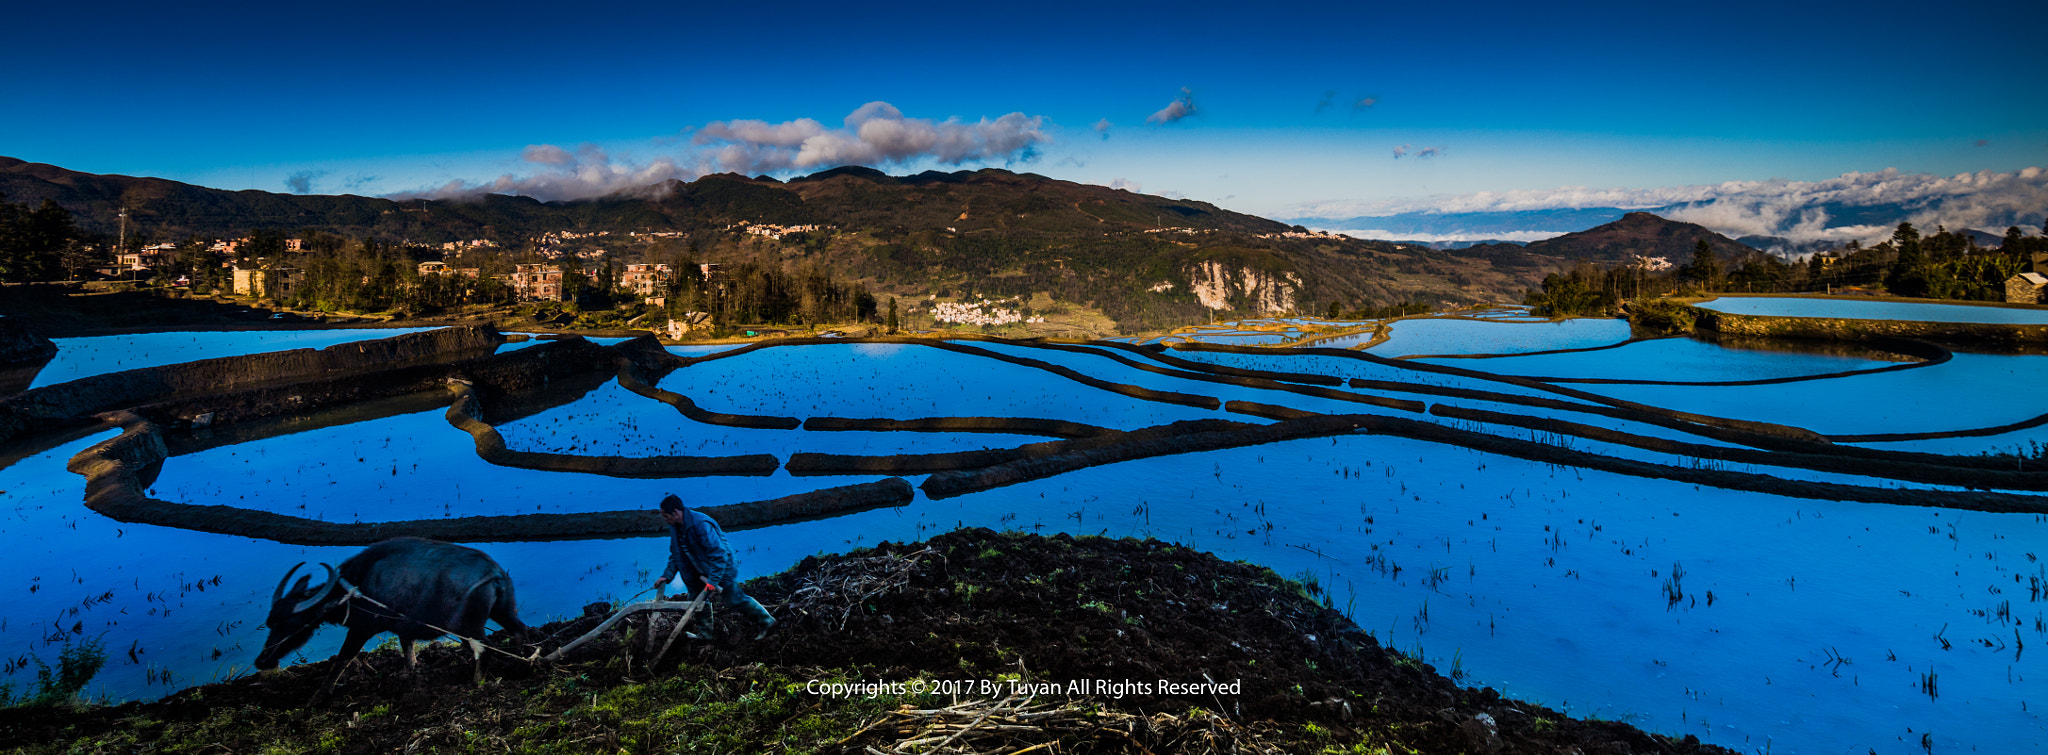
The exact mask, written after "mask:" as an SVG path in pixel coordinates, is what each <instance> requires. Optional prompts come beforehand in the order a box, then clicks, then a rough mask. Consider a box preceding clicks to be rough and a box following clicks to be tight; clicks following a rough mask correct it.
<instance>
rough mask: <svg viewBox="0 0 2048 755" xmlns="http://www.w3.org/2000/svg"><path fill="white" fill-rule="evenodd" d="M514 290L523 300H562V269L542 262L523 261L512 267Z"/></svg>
mask: <svg viewBox="0 0 2048 755" xmlns="http://www.w3.org/2000/svg"><path fill="white" fill-rule="evenodd" d="M512 290H513V291H515V292H517V293H518V294H519V298H520V299H521V300H523V301H561V300H562V269H561V268H560V267H557V266H555V265H549V264H542V263H533V262H529V263H522V264H520V265H517V266H515V267H513V269H512Z"/></svg>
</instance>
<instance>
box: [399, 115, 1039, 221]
mask: <svg viewBox="0 0 2048 755" xmlns="http://www.w3.org/2000/svg"><path fill="white" fill-rule="evenodd" d="M842 124H843V125H842V126H841V127H838V128H832V127H828V126H826V125H824V124H823V123H820V122H818V121H816V120H814V119H811V118H798V119H796V120H793V121H784V122H781V123H769V122H767V121H759V120H731V121H712V122H711V123H708V124H705V125H704V127H703V128H699V129H696V131H695V134H694V135H693V136H692V137H691V139H690V144H689V146H688V147H687V148H686V149H684V150H683V151H682V152H681V153H680V154H676V155H670V156H663V157H658V158H655V159H653V160H651V161H646V162H641V161H637V160H632V159H625V158H619V157H614V156H612V155H610V154H608V153H606V152H605V151H604V150H603V149H600V148H598V147H596V146H593V145H587V144H586V145H583V146H581V147H578V148H576V149H575V150H573V151H572V150H569V149H565V148H563V147H560V146H556V145H552V144H537V145H533V146H530V147H527V148H526V149H525V151H524V152H523V153H522V154H521V155H520V159H521V160H522V161H523V162H525V163H526V164H527V165H529V166H531V167H532V170H531V171H529V172H525V173H506V174H504V175H501V176H499V177H498V178H496V179H493V180H490V181H484V182H470V181H464V180H455V181H450V182H448V183H447V184H444V185H442V186H439V187H435V188H432V189H428V190H424V191H418V192H407V193H404V194H400V195H395V196H397V197H399V198H414V197H424V198H429V199H447V198H457V197H470V196H476V195H479V194H520V195H524V196H529V197H533V198H535V199H540V200H543V201H553V200H566V199H587V198H590V197H598V196H605V195H608V194H616V193H619V192H631V191H641V190H646V189H648V188H649V187H652V186H654V185H657V184H660V183H662V182H664V181H668V180H670V179H675V180H683V181H689V180H694V179H696V178H698V177H701V176H705V175H709V174H712V173H725V172H734V173H745V174H749V175H755V174H761V173H787V172H794V171H809V170H818V169H824V168H832V167H838V166H841V165H865V166H868V167H884V166H891V165H902V164H905V163H912V162H919V161H926V160H929V161H933V162H938V163H942V164H946V165H960V164H963V163H968V162H998V161H999V162H1005V163H1009V162H1029V161H1031V160H1033V159H1036V158H1037V156H1038V147H1039V145H1042V144H1046V143H1049V142H1051V141H1052V135H1051V133H1050V132H1049V131H1048V127H1047V124H1046V121H1045V118H1044V117H1043V116H1027V115H1025V114H1023V113H1011V114H1009V115H1005V116H1002V117H1000V118H996V119H994V120H990V119H987V118H983V119H981V120H980V121H977V122H972V123H969V122H963V121H961V120H959V119H957V118H948V119H946V120H944V121H933V120H930V119H926V118H910V117H906V116H904V115H903V111H901V110H898V109H897V108H896V106H894V105H890V104H889V103H887V102H870V103H868V104H866V105H862V106H860V108H858V109H856V110H854V111H853V113H851V114H849V115H847V116H846V118H845V119H844V120H843V121H842Z"/></svg>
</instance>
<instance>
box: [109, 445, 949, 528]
mask: <svg viewBox="0 0 2048 755" xmlns="http://www.w3.org/2000/svg"><path fill="white" fill-rule="evenodd" d="M116 419H117V420H118V421H120V422H122V424H123V425H124V427H125V432H123V433H122V434H121V435H120V436H119V437H116V438H113V439H110V440H107V441H106V442H103V443H100V444H98V445H95V446H93V447H91V448H88V449H86V450H85V451H82V452H80V453H79V454H78V455H77V456H74V457H72V459H71V462H70V464H69V468H70V470H71V471H72V472H75V473H77V474H79V475H82V476H84V477H85V478H86V482H85V505H86V507H87V508H90V509H92V510H94V511H96V512H99V513H100V514H102V515H104V516H106V517H107V518H109V519H114V520H116V521H122V522H134V523H142V524H154V525H158V526H163V527H173V528H177V529H184V530H192V531H196V532H211V533H215V534H222V535H236V536H241V537H249V538H255V539H259V540H271V541H276V542H280V543H288V544H293V545H368V544H370V543H375V542H378V541H381V540H385V539H389V538H393V537H401V536H412V537H424V538H431V539H435V540H445V541H448V542H457V543H480V542H514V541H553V540H582V539H592V538H617V537H643V536H654V535H664V534H666V533H667V532H668V525H667V524H666V523H664V522H663V521H661V517H660V516H659V515H657V514H655V513H654V511H653V509H652V507H651V506H648V507H641V508H633V509H625V510H619V511H597V512H585V513H575V514H514V515H505V516H466V517H455V518H448V519H414V520H400V521H389V522H323V521H319V520H315V519H307V518H304V517H296V516H288V515H284V514H277V513H274V512H268V511H260V510H256V509H247V508H241V507H237V506H222V505H201V504H189V503H179V502H176V501H165V500H160V499H154V498H150V497H149V496H148V495H147V494H146V492H145V491H147V490H148V488H149V484H150V482H151V481H152V480H153V479H154V478H155V474H156V470H157V469H158V468H159V465H161V464H162V463H163V462H164V461H165V460H166V459H168V458H170V451H169V448H168V446H167V445H166V444H165V442H164V438H163V429H162V427H161V426H159V425H157V424H156V423H153V422H150V421H148V420H146V419H143V418H142V417H140V416H137V415H135V414H133V413H126V412H124V413H121V414H119V415H117V416H116ZM912 495H913V494H912V491H911V488H910V483H909V482H906V481H904V480H902V479H900V478H891V479H888V480H881V481H878V482H870V483H863V484H859V485H849V486H844V487H838V488H830V489H826V490H817V491H810V492H806V493H798V494H795V495H790V496H784V497H781V498H776V499H773V500H767V501H752V502H746V503H735V504H728V505H724V506H705V507H702V508H701V509H700V510H701V511H703V512H704V513H705V514H707V515H709V516H711V517H712V518H713V519H716V520H718V522H719V524H720V525H721V526H723V527H724V528H725V529H727V530H742V529H751V528H753V527H759V526H764V525H768V524H780V523H784V522H788V521H798V520H803V519H810V518H815V517H819V516H825V515H831V514H842V513H849V512H852V511H860V510H865V509H869V508H876V507H882V506H901V505H903V504H905V503H908V502H909V501H910V499H911V498H912ZM422 508H426V506H424V505H422Z"/></svg>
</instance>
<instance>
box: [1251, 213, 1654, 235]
mask: <svg viewBox="0 0 2048 755" xmlns="http://www.w3.org/2000/svg"><path fill="white" fill-rule="evenodd" d="M1626 213H1627V211H1626V210H1622V209H1618V208H1614V207H1589V208H1582V209H1581V208H1566V209H1553V210H1521V211H1495V212H1404V213H1399V214H1395V215H1381V216H1362V217H1352V218H1321V217H1305V218H1293V219H1291V220H1289V221H1288V222H1292V223H1296V224H1299V225H1304V226H1308V227H1310V228H1328V229H1332V230H1343V231H1375V232H1378V233H1380V234H1383V236H1382V237H1383V238H1389V239H1396V238H1431V239H1435V238H1441V237H1451V238H1450V239H1448V240H1456V241H1476V240H1483V239H1489V238H1491V239H1514V238H1516V237H1517V236H1518V235H1519V236H1524V237H1527V236H1529V235H1531V234H1534V235H1543V234H1560V233H1569V232H1571V231H1576V230H1580V229H1583V228H1590V227H1592V226H1596V225H1599V224H1601V223H1609V222H1613V221H1615V220H1618V219H1620V218H1621V216H1622V215H1624V214H1626ZM1525 240H1533V239H1525Z"/></svg>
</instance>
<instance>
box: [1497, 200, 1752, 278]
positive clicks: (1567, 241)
mask: <svg viewBox="0 0 2048 755" xmlns="http://www.w3.org/2000/svg"><path fill="white" fill-rule="evenodd" d="M1700 239H1706V240H1707V243H1708V244H1709V245H1711V246H1712V247H1713V249H1714V254H1715V256H1717V257H1720V258H1721V259H1723V260H1734V259H1736V258H1738V257H1741V256H1742V255H1745V254H1753V253H1755V252H1756V251H1757V250H1756V249H1755V248H1752V247H1750V246H1747V245H1744V244H1742V243H1740V242H1737V241H1736V240H1734V239H1731V238H1728V237H1727V236H1723V235H1721V234H1718V233H1715V232H1713V231H1710V230H1707V228H1706V227H1705V226H1701V225H1697V224H1693V223H1681V222H1678V221H1675V220H1666V219H1664V218H1660V217H1657V216H1656V215H1652V214H1650V213H1647V212H1631V213H1628V214H1625V215H1623V216H1621V219H1620V220H1616V221H1614V222H1612V223H1608V224H1606V225H1601V226H1596V227H1593V228H1588V229H1586V230H1583V231H1579V232H1577V233H1567V234H1565V235H1563V236H1558V237H1556V238H1550V239H1544V240H1542V241H1537V242H1532V243H1530V244H1528V245H1527V246H1523V247H1518V248H1517V247H1509V248H1508V249H1496V248H1497V247H1508V245H1505V244H1500V245H1486V246H1487V248H1488V249H1489V250H1496V251H1499V252H1502V253H1511V250H1512V251H1520V252H1521V253H1523V254H1528V255H1532V256H1538V257H1549V258H1554V259H1565V260H1585V261H1588V262H1597V263H1608V264H1613V263H1617V262H1622V261H1625V260H1628V259H1630V258H1632V257H1635V256H1643V257H1663V258H1664V259H1666V260H1668V261H1670V262H1671V264H1674V265H1682V264H1685V263H1686V262H1689V261H1691V260H1692V255H1693V249H1694V248H1695V247H1696V246H1697V245H1698V244H1699V240H1700ZM1480 248H1481V247H1473V248H1472V249H1468V250H1466V251H1467V252H1471V251H1473V250H1476V249H1480Z"/></svg>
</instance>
